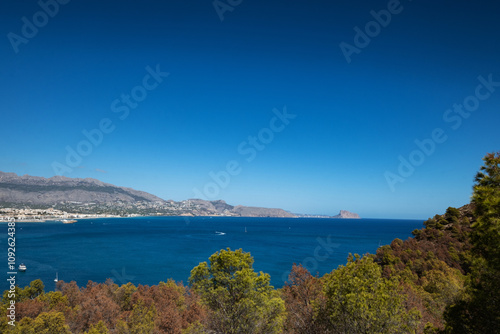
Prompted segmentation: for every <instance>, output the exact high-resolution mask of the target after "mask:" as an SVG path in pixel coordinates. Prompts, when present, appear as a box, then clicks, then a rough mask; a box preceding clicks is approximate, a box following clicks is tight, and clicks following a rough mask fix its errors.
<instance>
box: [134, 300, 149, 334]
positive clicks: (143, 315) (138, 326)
mask: <svg viewBox="0 0 500 334" xmlns="http://www.w3.org/2000/svg"><path fill="white" fill-rule="evenodd" d="M155 319H156V308H155V306H154V305H151V306H150V307H146V305H144V302H143V301H142V300H139V302H138V303H137V304H135V305H134V308H133V309H132V314H131V315H130V317H129V319H128V322H127V325H128V328H129V333H130V334H153V333H154V332H155Z"/></svg>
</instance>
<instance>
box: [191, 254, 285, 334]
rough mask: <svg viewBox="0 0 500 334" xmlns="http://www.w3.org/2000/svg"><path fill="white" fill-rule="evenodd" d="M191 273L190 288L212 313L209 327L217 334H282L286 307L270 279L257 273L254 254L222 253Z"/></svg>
mask: <svg viewBox="0 0 500 334" xmlns="http://www.w3.org/2000/svg"><path fill="white" fill-rule="evenodd" d="M209 261H210V264H207V263H206V262H203V263H200V264H199V265H198V266H197V267H195V268H194V269H193V270H192V271H191V276H190V278H189V284H190V285H191V286H192V287H193V289H194V290H195V291H196V292H198V293H199V294H200V296H201V297H202V300H203V302H204V303H205V304H206V305H207V306H208V308H209V309H210V311H211V313H210V320H209V322H210V323H209V327H210V328H211V329H213V330H215V331H217V332H222V333H226V334H233V333H248V334H250V333H263V334H264V333H265V334H271V333H280V332H281V330H282V327H283V322H284V320H285V306H284V302H283V300H282V299H281V298H280V296H279V293H278V292H277V291H276V290H274V288H273V287H272V286H271V285H270V276H269V275H268V274H264V273H262V272H260V273H259V274H257V273H256V272H255V271H254V269H253V262H254V261H253V258H252V256H251V255H250V253H245V252H243V251H242V250H241V249H238V250H236V251H231V250H230V249H229V248H228V249H227V250H221V251H220V252H216V253H215V254H213V255H212V256H210V258H209Z"/></svg>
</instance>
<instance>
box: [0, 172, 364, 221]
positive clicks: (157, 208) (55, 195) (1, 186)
mask: <svg viewBox="0 0 500 334" xmlns="http://www.w3.org/2000/svg"><path fill="white" fill-rule="evenodd" d="M0 206H1V207H4V208H5V207H17V208H19V207H28V208H43V207H52V208H56V209H60V210H65V211H67V212H77V213H112V214H117V215H130V214H140V215H184V216H240V217H328V216H315V215H300V214H294V213H291V212H288V211H285V210H283V209H277V208H261V207H250V206H242V205H237V206H233V205H229V204H227V203H226V202H225V201H223V200H215V201H206V200H202V199H189V200H185V201H180V202H175V201H173V200H164V199H161V198H159V197H157V196H155V195H152V194H149V193H147V192H144V191H139V190H135V189H132V188H126V187H118V186H115V185H113V184H109V183H104V182H102V181H99V180H96V179H92V178H85V179H80V178H69V177H65V176H54V177H51V178H44V177H38V176H30V175H23V176H18V175H17V174H15V173H4V172H0ZM330 218H359V216H358V215H357V214H355V213H351V212H348V211H344V210H341V211H340V213H339V214H338V215H337V216H333V217H330Z"/></svg>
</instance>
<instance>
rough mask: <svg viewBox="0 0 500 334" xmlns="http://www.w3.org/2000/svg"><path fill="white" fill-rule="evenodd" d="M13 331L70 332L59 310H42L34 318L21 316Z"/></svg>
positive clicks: (39, 332)
mask: <svg viewBox="0 0 500 334" xmlns="http://www.w3.org/2000/svg"><path fill="white" fill-rule="evenodd" d="M13 333H22V334H32V333H33V334H71V332H70V330H69V327H68V325H66V320H65V318H64V315H63V314H62V313H61V312H44V313H41V314H40V315H39V316H38V317H36V319H35V320H32V319H31V318H23V319H22V320H21V321H20V322H19V323H18V324H17V326H16V327H15V330H14V331H13Z"/></svg>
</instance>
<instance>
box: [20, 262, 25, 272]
mask: <svg viewBox="0 0 500 334" xmlns="http://www.w3.org/2000/svg"><path fill="white" fill-rule="evenodd" d="M19 271H26V265H25V264H24V263H21V264H20V265H19Z"/></svg>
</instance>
